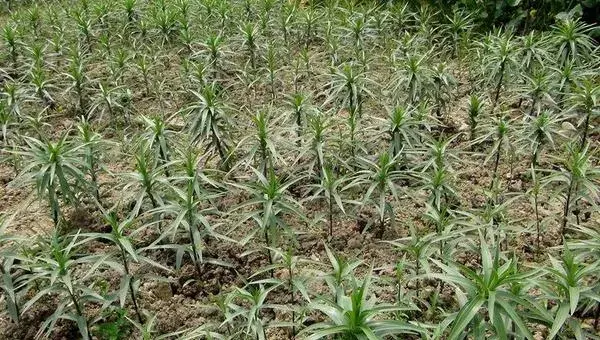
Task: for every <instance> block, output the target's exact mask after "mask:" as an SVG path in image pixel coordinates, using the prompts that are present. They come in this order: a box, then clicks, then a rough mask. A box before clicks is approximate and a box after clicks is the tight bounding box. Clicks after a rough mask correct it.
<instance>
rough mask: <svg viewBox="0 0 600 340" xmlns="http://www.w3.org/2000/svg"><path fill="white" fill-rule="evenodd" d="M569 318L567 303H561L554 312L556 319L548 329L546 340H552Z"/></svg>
mask: <svg viewBox="0 0 600 340" xmlns="http://www.w3.org/2000/svg"><path fill="white" fill-rule="evenodd" d="M568 317H569V304H568V303H567V302H563V303H561V304H560V307H559V308H558V311H557V312H556V317H555V318H554V322H553V323H552V328H551V329H550V334H549V335H548V339H550V340H551V339H554V337H555V336H556V334H558V332H559V331H560V329H561V328H562V326H563V324H564V323H565V321H566V320H567V318H568Z"/></svg>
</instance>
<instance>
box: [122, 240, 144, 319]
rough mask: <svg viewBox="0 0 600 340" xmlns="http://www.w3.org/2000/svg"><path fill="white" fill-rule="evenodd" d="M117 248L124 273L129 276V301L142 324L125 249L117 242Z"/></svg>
mask: <svg viewBox="0 0 600 340" xmlns="http://www.w3.org/2000/svg"><path fill="white" fill-rule="evenodd" d="M119 249H120V250H121V259H122V260H123V268H125V274H127V275H128V276H130V278H129V284H128V286H129V293H130V294H131V301H132V302H133V308H134V309H135V313H136V315H137V317H138V321H139V322H140V324H143V323H144V320H143V319H142V313H140V308H139V307H138V303H137V298H136V297H135V291H134V289H133V276H132V275H131V272H130V271H129V263H128V262H127V254H126V253H125V249H123V246H122V245H121V244H120V243H119Z"/></svg>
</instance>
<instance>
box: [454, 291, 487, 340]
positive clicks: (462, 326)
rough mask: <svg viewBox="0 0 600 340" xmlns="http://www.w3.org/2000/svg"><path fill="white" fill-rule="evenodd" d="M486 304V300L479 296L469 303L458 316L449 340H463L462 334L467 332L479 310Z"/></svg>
mask: <svg viewBox="0 0 600 340" xmlns="http://www.w3.org/2000/svg"><path fill="white" fill-rule="evenodd" d="M484 303H485V299H484V298H482V297H480V296H477V297H475V298H474V299H472V300H471V301H469V302H467V303H466V304H465V305H464V306H463V307H462V308H461V310H460V311H459V312H458V314H457V315H456V318H455V319H454V325H453V326H452V330H451V331H450V335H449V336H448V339H450V340H457V339H460V338H461V334H462V333H463V332H464V331H466V329H467V327H468V326H469V323H470V322H471V320H473V318H474V317H475V315H476V314H477V313H478V312H479V308H481V306H482V305H483V304H484Z"/></svg>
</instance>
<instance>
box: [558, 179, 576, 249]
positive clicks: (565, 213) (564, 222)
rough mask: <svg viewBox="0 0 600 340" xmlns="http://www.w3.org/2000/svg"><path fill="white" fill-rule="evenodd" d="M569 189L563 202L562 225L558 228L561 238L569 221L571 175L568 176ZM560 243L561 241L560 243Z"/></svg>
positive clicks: (571, 190) (571, 188)
mask: <svg viewBox="0 0 600 340" xmlns="http://www.w3.org/2000/svg"><path fill="white" fill-rule="evenodd" d="M569 176H570V178H569V189H568V191H567V197H566V200H565V209H564V211H563V220H562V225H561V228H560V235H561V236H563V235H564V234H565V229H566V227H567V222H568V219H569V210H570V205H571V194H572V192H573V178H572V177H573V175H572V174H570V175H569ZM561 242H562V241H561Z"/></svg>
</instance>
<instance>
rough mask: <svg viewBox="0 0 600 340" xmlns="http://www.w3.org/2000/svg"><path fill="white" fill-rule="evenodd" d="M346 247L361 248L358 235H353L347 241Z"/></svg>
mask: <svg viewBox="0 0 600 340" xmlns="http://www.w3.org/2000/svg"><path fill="white" fill-rule="evenodd" d="M348 248H350V249H358V248H362V241H361V239H360V237H353V238H351V239H350V240H349V241H348Z"/></svg>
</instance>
